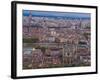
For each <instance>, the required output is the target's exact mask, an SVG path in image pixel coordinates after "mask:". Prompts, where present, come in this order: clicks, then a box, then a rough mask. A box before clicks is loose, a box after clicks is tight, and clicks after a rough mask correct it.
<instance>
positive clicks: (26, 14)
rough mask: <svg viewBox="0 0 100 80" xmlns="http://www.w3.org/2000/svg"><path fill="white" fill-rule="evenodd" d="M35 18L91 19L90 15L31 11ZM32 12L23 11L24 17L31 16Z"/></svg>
mask: <svg viewBox="0 0 100 80" xmlns="http://www.w3.org/2000/svg"><path fill="white" fill-rule="evenodd" d="M31 12H32V15H33V16H55V17H59V16H60V17H78V18H79V17H80V18H81V17H82V18H90V16H91V15H90V13H73V12H53V11H34V10H33V11H31ZM29 14H30V10H23V15H24V16H29Z"/></svg>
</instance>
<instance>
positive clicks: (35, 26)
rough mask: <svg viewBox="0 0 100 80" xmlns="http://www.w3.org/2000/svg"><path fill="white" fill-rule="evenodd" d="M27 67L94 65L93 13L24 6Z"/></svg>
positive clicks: (24, 58)
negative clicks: (36, 8)
mask: <svg viewBox="0 0 100 80" xmlns="http://www.w3.org/2000/svg"><path fill="white" fill-rule="evenodd" d="M22 23H23V25H22V28H23V32H22V34H23V58H22V59H23V60H22V61H23V62H22V63H23V69H42V68H43V69H44V68H61V67H85V66H91V15H90V14H89V13H75V12H54V11H34V10H23V19H22Z"/></svg>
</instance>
